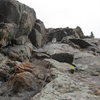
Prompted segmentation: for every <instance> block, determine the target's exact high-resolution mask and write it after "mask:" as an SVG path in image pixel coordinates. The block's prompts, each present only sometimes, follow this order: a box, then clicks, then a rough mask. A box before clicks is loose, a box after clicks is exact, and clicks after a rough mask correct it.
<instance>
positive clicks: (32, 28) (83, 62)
mask: <svg viewBox="0 0 100 100" xmlns="http://www.w3.org/2000/svg"><path fill="white" fill-rule="evenodd" d="M0 100H100V39H96V38H94V35H93V33H92V35H90V36H85V35H84V33H83V31H82V29H81V28H80V27H79V26H77V27H76V28H74V29H73V28H69V27H66V28H56V29H54V28H48V29H47V28H45V25H44V23H43V22H42V21H41V20H40V19H37V17H36V13H35V11H34V9H33V8H30V7H28V6H26V5H24V4H21V3H20V2H18V1H16V0H0Z"/></svg>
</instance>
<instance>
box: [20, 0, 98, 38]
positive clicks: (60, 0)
mask: <svg viewBox="0 0 100 100" xmlns="http://www.w3.org/2000/svg"><path fill="white" fill-rule="evenodd" d="M18 1H20V2H22V3H24V4H26V5H28V6H30V7H32V8H34V10H35V11H36V15H37V18H39V19H40V20H42V21H43V22H44V24H45V26H46V28H50V27H54V28H57V27H71V28H75V27H76V26H80V27H81V28H82V30H83V32H84V34H86V35H87V34H88V35H89V34H90V32H91V31H93V33H94V35H95V36H96V37H97V38H100V0H18Z"/></svg>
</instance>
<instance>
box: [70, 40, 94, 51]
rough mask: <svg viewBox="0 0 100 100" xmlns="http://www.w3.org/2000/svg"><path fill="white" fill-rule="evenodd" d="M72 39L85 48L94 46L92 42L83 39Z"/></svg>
mask: <svg viewBox="0 0 100 100" xmlns="http://www.w3.org/2000/svg"><path fill="white" fill-rule="evenodd" d="M70 41H72V42H73V43H74V44H76V45H78V46H80V47H81V48H83V49H84V48H87V47H89V46H92V45H91V44H89V43H88V42H86V41H84V40H82V39H70Z"/></svg>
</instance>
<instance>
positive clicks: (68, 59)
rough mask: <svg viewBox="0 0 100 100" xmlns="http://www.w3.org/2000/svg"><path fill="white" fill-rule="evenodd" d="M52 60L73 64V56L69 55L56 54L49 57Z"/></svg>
mask: <svg viewBox="0 0 100 100" xmlns="http://www.w3.org/2000/svg"><path fill="white" fill-rule="evenodd" d="M51 57H52V59H55V60H57V61H59V62H66V63H70V64H72V62H73V57H74V56H73V55H72V54H69V53H58V54H57V53H56V54H53V55H51Z"/></svg>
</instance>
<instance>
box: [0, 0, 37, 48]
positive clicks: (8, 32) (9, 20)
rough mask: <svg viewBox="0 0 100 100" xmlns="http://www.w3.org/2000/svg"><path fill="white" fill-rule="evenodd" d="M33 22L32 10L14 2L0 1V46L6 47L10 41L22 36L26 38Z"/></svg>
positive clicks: (33, 14)
mask: <svg viewBox="0 0 100 100" xmlns="http://www.w3.org/2000/svg"><path fill="white" fill-rule="evenodd" d="M35 21H36V14H35V11H34V9H32V8H29V7H27V6H26V5H24V4H21V3H19V2H18V1H16V0H3V1H2V0H0V23H1V28H0V44H1V46H6V45H7V44H8V41H11V39H15V38H18V37H20V36H22V35H27V36H28V34H29V33H30V32H31V30H32V28H33V26H34V25H35ZM2 23H3V24H2Z"/></svg>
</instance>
